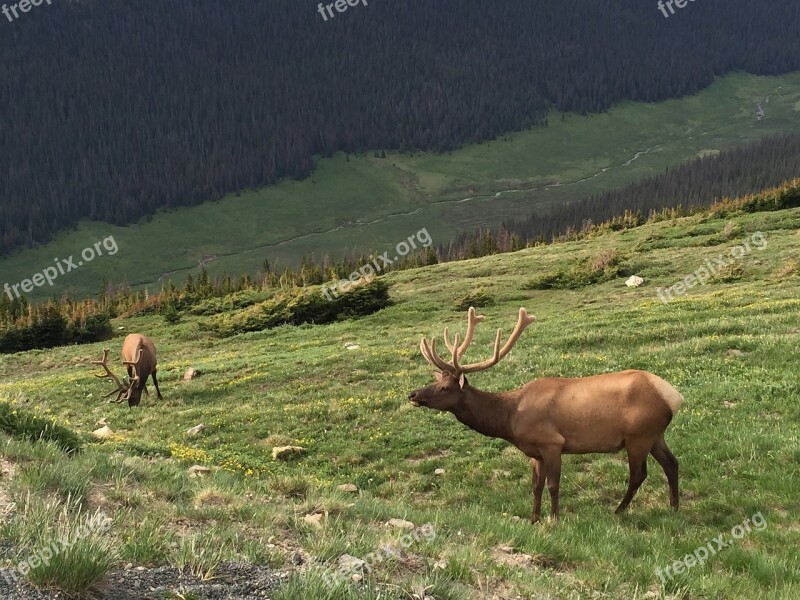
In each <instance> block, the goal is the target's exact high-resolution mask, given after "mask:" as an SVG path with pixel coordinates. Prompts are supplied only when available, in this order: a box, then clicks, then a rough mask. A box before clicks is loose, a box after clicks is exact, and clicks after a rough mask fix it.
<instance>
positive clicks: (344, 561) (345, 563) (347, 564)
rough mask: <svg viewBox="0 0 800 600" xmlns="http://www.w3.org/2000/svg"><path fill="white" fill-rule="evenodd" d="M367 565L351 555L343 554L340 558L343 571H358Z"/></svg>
mask: <svg viewBox="0 0 800 600" xmlns="http://www.w3.org/2000/svg"><path fill="white" fill-rule="evenodd" d="M366 564H367V563H366V562H364V561H363V560H361V559H360V558H356V557H355V556H350V555H349V554H342V555H341V556H340V557H339V568H340V569H341V570H347V571H356V570H358V569H360V568H361V567H363V566H364V565H366Z"/></svg>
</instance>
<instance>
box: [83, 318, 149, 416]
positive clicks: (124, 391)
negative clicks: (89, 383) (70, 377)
mask: <svg viewBox="0 0 800 600" xmlns="http://www.w3.org/2000/svg"><path fill="white" fill-rule="evenodd" d="M108 353H109V349H108V348H106V349H105V350H103V359H102V360H94V361H92V364H93V365H100V366H101V367H103V369H105V373H101V374H100V375H95V377H99V378H100V379H110V380H111V381H112V382H113V383H114V384H116V389H114V390H112V391H111V392H109V393H108V394H106V395H105V396H103V398H108V397H109V396H113V395H114V394H117V399H116V400H110V402H114V403H119V402H123V401H125V400H127V401H128V406H139V402H140V400H141V398H142V390H144V393H145V394H147V396H148V397H149V396H150V392H148V391H147V378H148V377H150V376H151V375H152V376H153V384H154V385H155V386H156V394H158V399H159V400H162V399H163V398H162V397H161V390H160V389H158V379H157V378H156V369H157V365H158V361H157V359H156V346H155V344H153V341H152V340H151V339H150V338H148V337H145V336H143V335H141V334H138V333H132V334H130V335H129V336H128V337H126V338H125V341H123V342H122V364H123V365H125V366H126V367H127V370H128V378H129V381H128V383H127V384H123V382H122V381H120V380H119V378H118V377H117V376H116V375H114V373H112V372H111V370H110V369H109V368H108Z"/></svg>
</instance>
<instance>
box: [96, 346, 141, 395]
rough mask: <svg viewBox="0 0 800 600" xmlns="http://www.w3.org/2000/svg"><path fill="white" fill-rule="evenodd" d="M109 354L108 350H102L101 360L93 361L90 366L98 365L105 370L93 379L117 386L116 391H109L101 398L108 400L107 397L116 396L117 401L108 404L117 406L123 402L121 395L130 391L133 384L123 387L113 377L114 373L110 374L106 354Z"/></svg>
mask: <svg viewBox="0 0 800 600" xmlns="http://www.w3.org/2000/svg"><path fill="white" fill-rule="evenodd" d="M109 352H110V350H109V349H108V348H106V349H105V350H103V360H93V361H92V364H93V365H100V366H101V367H103V369H105V373H101V374H100V375H98V374H96V373H95V377H98V378H100V379H109V380H111V381H112V382H113V383H114V384H115V385H116V386H117V389H115V390H111V391H110V392H109V393H108V394H106V395H105V396H103V398H108V397H109V396H113V395H114V394H117V399H116V400H111V401H110V402H114V403H115V404H118V403H120V402H122V401H123V400H124V398H123V397H122V396H123V394H126V392H128V391H130V389H131V387H132V385H133V384H132V383H131V385H128V386H125V385H124V384H123V383H122V382H121V381H120V380H119V377H117V376H116V375H114V373H112V372H111V369H109V368H108V353H109Z"/></svg>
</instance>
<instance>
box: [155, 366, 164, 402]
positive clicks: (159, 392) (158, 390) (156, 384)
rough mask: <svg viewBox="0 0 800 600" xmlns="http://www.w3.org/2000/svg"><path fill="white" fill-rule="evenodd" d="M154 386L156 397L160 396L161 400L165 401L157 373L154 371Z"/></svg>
mask: <svg viewBox="0 0 800 600" xmlns="http://www.w3.org/2000/svg"><path fill="white" fill-rule="evenodd" d="M153 385H155V386H156V395H157V396H158V399H159V400H163V399H164V398H163V397H162V396H161V390H160V389H158V379H156V372H155V371H153Z"/></svg>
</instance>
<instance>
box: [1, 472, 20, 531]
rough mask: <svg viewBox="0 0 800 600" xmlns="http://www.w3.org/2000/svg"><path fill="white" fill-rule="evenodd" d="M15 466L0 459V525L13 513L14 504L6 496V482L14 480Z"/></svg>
mask: <svg viewBox="0 0 800 600" xmlns="http://www.w3.org/2000/svg"><path fill="white" fill-rule="evenodd" d="M15 472H16V465H14V463H12V462H9V461H7V460H6V459H5V458H0V523H4V522H5V520H6V519H7V518H8V517H9V515H10V514H11V513H12V512H14V502H13V501H12V500H11V496H9V495H8V490H7V489H6V488H7V487H8V482H9V481H11V480H12V479H13V478H14V473H15Z"/></svg>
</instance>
